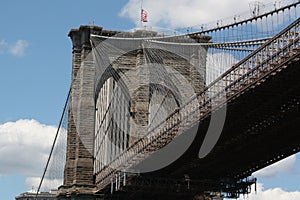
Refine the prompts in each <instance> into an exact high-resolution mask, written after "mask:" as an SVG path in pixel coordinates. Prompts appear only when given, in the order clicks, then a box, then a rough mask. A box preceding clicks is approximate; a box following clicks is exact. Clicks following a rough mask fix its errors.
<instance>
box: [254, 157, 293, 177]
mask: <svg viewBox="0 0 300 200" xmlns="http://www.w3.org/2000/svg"><path fill="white" fill-rule="evenodd" d="M295 163H296V155H292V156H289V157H287V158H285V159H283V160H281V161H279V162H276V163H274V164H273V165H270V166H268V167H265V168H263V169H261V170H259V171H257V172H255V173H253V176H255V177H259V178H260V177H261V178H264V177H273V176H276V174H279V173H287V172H291V171H293V169H294V166H295Z"/></svg>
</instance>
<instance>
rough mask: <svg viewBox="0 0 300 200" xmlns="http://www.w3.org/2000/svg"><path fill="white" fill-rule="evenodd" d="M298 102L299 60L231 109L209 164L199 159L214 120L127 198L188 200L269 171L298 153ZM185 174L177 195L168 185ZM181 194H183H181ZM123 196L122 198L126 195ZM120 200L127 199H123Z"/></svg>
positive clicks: (134, 185)
mask: <svg viewBox="0 0 300 200" xmlns="http://www.w3.org/2000/svg"><path fill="white" fill-rule="evenodd" d="M298 58H299V56H298ZM299 102H300V62H299V59H298V60H296V61H294V62H292V63H290V64H289V65H288V67H287V68H285V69H282V71H280V72H278V73H276V75H271V76H269V77H268V78H267V79H266V80H265V81H264V82H262V83H261V84H259V85H256V86H255V87H253V88H249V89H248V90H247V91H246V92H244V93H243V94H240V95H239V96H238V97H236V98H235V99H233V100H232V101H229V102H228V103H227V114H226V121H225V125H224V128H223V131H222V134H221V137H220V138H219V140H218V142H217V144H216V146H215V147H214V148H213V150H212V151H211V152H210V153H209V154H208V155H207V156H206V157H205V158H202V159H199V158H198V153H199V149H200V146H201V144H202V142H203V139H204V136H205V134H206V131H207V127H208V125H209V121H210V117H208V118H207V119H205V120H203V121H201V123H200V125H199V128H198V132H197V136H196V138H195V140H194V141H193V143H192V145H191V146H190V148H189V149H188V150H187V151H186V152H185V153H184V155H182V156H181V157H180V158H179V159H178V160H176V161H175V162H173V163H172V164H171V165H169V166H168V167H165V168H163V169H161V170H159V171H155V172H151V173H146V174H141V175H140V176H139V177H138V178H134V179H132V180H131V183H130V180H128V181H129V182H128V184H127V186H126V187H125V188H124V191H125V193H126V197H129V196H130V199H134V197H135V198H137V199H139V198H143V199H145V198H144V197H146V196H148V197H149V195H150V196H152V197H154V196H160V197H161V198H158V199H165V198H162V196H161V195H162V194H165V195H167V194H168V193H170V195H167V196H169V197H170V199H172V196H171V194H175V195H176V192H177V195H178V196H180V195H182V197H184V199H188V198H187V196H190V197H192V196H194V195H196V194H199V193H202V192H204V191H216V192H217V191H220V190H222V191H224V190H225V184H226V183H236V182H238V180H240V179H243V178H246V177H248V176H250V175H251V174H252V173H253V172H255V171H257V170H259V169H261V168H263V167H265V166H268V165H270V164H272V163H274V162H277V161H279V160H281V159H283V158H285V157H287V156H289V155H292V154H294V153H297V152H299V150H300V148H299V147H300V112H299V111H300V105H299ZM180 137H181V136H180ZM185 174H187V175H188V176H189V178H190V188H189V189H187V188H186V191H184V190H178V184H176V183H174V184H173V185H172V183H171V182H172V181H171V182H170V180H173V179H174V180H184V175H185ZM156 177H159V179H156ZM159 180H164V181H159ZM176 188H177V189H176ZM107 189H108V188H107ZM180 191H181V192H183V193H182V194H180ZM129 193H132V194H131V195H129ZM119 194H120V195H121V196H122V192H120V193H119ZM185 195H187V196H185ZM178 196H177V197H178ZM121 199H126V198H124V196H123V197H122V198H121ZM154 199H155V198H154ZM168 199H169V198H168ZM173 199H174V198H173Z"/></svg>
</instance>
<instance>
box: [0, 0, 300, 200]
mask: <svg viewBox="0 0 300 200" xmlns="http://www.w3.org/2000/svg"><path fill="white" fill-rule="evenodd" d="M199 2H200V3H201V4H202V5H201V6H200V4H199ZM207 2H208V1H197V0H190V1H183V0H166V1H159V2H158V1H155V2H153V1H150V0H144V8H145V9H146V10H147V11H148V14H149V25H151V26H160V27H164V28H169V29H174V28H179V27H187V26H192V25H195V24H201V23H203V22H206V21H212V20H217V19H219V18H222V17H228V16H232V15H233V13H232V10H231V8H232V7H233V5H234V6H235V7H237V8H239V9H235V10H240V11H241V10H245V11H246V10H249V8H248V2H249V1H243V2H241V1H240V0H228V2H227V3H226V4H225V3H224V1H221V2H220V1H219V2H218V1H217V0H210V1H209V2H210V3H209V4H210V5H209V4H208V3H207ZM263 2H264V1H263ZM265 2H270V1H265ZM214 4H215V5H219V6H215V8H216V9H215V10H213V11H211V10H208V9H205V6H211V5H214ZM139 7H140V1H139V0H118V1H115V0H113V1H99V0H98V1H96V0H88V1H76V2H75V1H71V0H64V1H61V0H60V1H58V0H52V1H38V0H29V1H16V0H3V1H1V6H0V9H1V12H0V24H1V31H0V67H1V73H0V91H1V99H0V200H10V199H14V197H15V196H16V195H17V194H20V193H21V192H25V191H28V190H29V189H31V185H30V184H31V182H30V181H29V179H28V177H35V176H37V175H38V174H41V173H42V171H41V170H42V169H43V167H44V166H43V162H42V161H44V160H43V159H41V161H40V162H39V161H37V159H36V158H38V157H39V155H41V156H45V155H46V154H47V152H48V150H49V144H51V142H52V141H51V137H52V136H53V134H54V132H55V126H56V125H57V124H58V120H59V118H60V115H61V112H62V108H63V104H64V101H65V98H66V95H67V91H68V88H69V86H70V77H71V60H72V53H71V52H72V50H71V41H70V39H69V38H68V36H67V34H68V32H69V31H70V29H71V28H78V27H79V26H80V25H83V24H89V23H90V22H91V21H94V23H95V25H98V26H103V27H104V28H105V29H111V30H128V29H132V28H135V27H136V26H137V25H138V24H139V22H138V21H139V20H138V19H139V12H140V10H139ZM195 15H199V16H198V17H195ZM216 17H219V18H216ZM49 135H50V136H49ZM45 138H47V139H48V140H49V142H48V143H47V144H43V145H42V144H40V143H41V142H43V141H45ZM37 152H38V153H37ZM42 153H44V154H42ZM299 160H300V158H299V156H298V155H297V156H293V157H292V158H289V159H288V161H287V162H285V163H283V164H280V165H278V166H277V167H275V169H273V171H272V172H273V173H272V174H267V173H266V171H263V172H262V173H261V174H260V175H259V176H260V177H261V178H259V182H260V183H262V184H263V187H264V190H262V191H261V192H262V193H263V192H265V191H271V190H272V188H273V189H274V188H281V189H282V191H283V192H282V193H283V194H289V192H292V191H297V190H298V191H300V177H299V174H300V161H299ZM33 171H34V172H33ZM268 171H270V170H268ZM266 174H267V175H266ZM276 192H278V191H276ZM256 197H257V198H256V199H258V196H256ZM250 198H252V197H250ZM259 198H261V199H263V198H264V197H259ZM283 198H285V197H283Z"/></svg>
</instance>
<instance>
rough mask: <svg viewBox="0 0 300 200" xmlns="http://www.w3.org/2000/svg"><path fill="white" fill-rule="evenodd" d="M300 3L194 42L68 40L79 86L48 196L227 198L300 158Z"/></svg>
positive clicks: (101, 35)
mask: <svg viewBox="0 0 300 200" xmlns="http://www.w3.org/2000/svg"><path fill="white" fill-rule="evenodd" d="M299 4H300V2H299V1H294V3H290V4H287V5H283V6H281V7H272V9H269V10H265V11H258V10H259V9H258V7H256V9H253V10H252V13H251V15H250V16H248V17H247V18H242V17H234V18H233V19H232V21H230V22H228V23H227V22H226V23H225V22H221V21H218V22H217V23H216V24H214V26H205V25H203V26H201V27H200V28H199V30H196V31H191V30H189V31H187V33H185V34H179V33H174V34H167V33H164V32H160V31H157V30H154V29H153V30H152V29H150V28H147V27H145V28H140V29H136V30H133V31H115V30H105V29H103V28H102V27H99V26H94V25H83V26H80V27H79V28H78V29H72V30H71V31H70V32H69V37H70V38H71V41H72V45H73V49H72V50H73V51H72V55H73V57H72V83H71V87H70V91H69V93H68V96H67V100H66V104H65V107H64V110H63V114H62V117H61V120H60V123H59V126H58V130H57V134H56V137H55V140H54V142H53V146H52V149H51V152H50V155H49V159H48V161H47V164H46V167H45V171H44V174H43V175H42V177H41V182H40V185H39V188H38V192H39V191H47V190H50V189H55V188H56V189H57V187H58V194H57V198H58V199H62V200H64V199H105V200H106V199H217V198H219V199H222V198H223V197H227V198H237V197H239V196H240V195H243V194H248V193H250V192H251V186H252V185H255V184H256V178H255V177H253V176H252V174H253V172H255V171H258V170H259V169H262V168H264V167H266V166H269V165H271V164H273V163H275V162H277V161H279V160H282V159H283V158H286V157H288V156H290V155H293V154H295V153H297V152H299V151H300V135H299V130H300V125H299V121H300V115H299V113H300V112H299V102H300V84H299V80H300V79H299V77H300V68H299V66H300V62H299V59H300V42H299V25H300V18H299V17H298V16H299V12H300V11H299Z"/></svg>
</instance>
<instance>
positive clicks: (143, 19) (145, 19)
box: [141, 9, 148, 22]
mask: <svg viewBox="0 0 300 200" xmlns="http://www.w3.org/2000/svg"><path fill="white" fill-rule="evenodd" d="M147 15H148V14H147V11H146V10H144V9H142V13H141V21H142V22H147V21H148V20H147Z"/></svg>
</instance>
